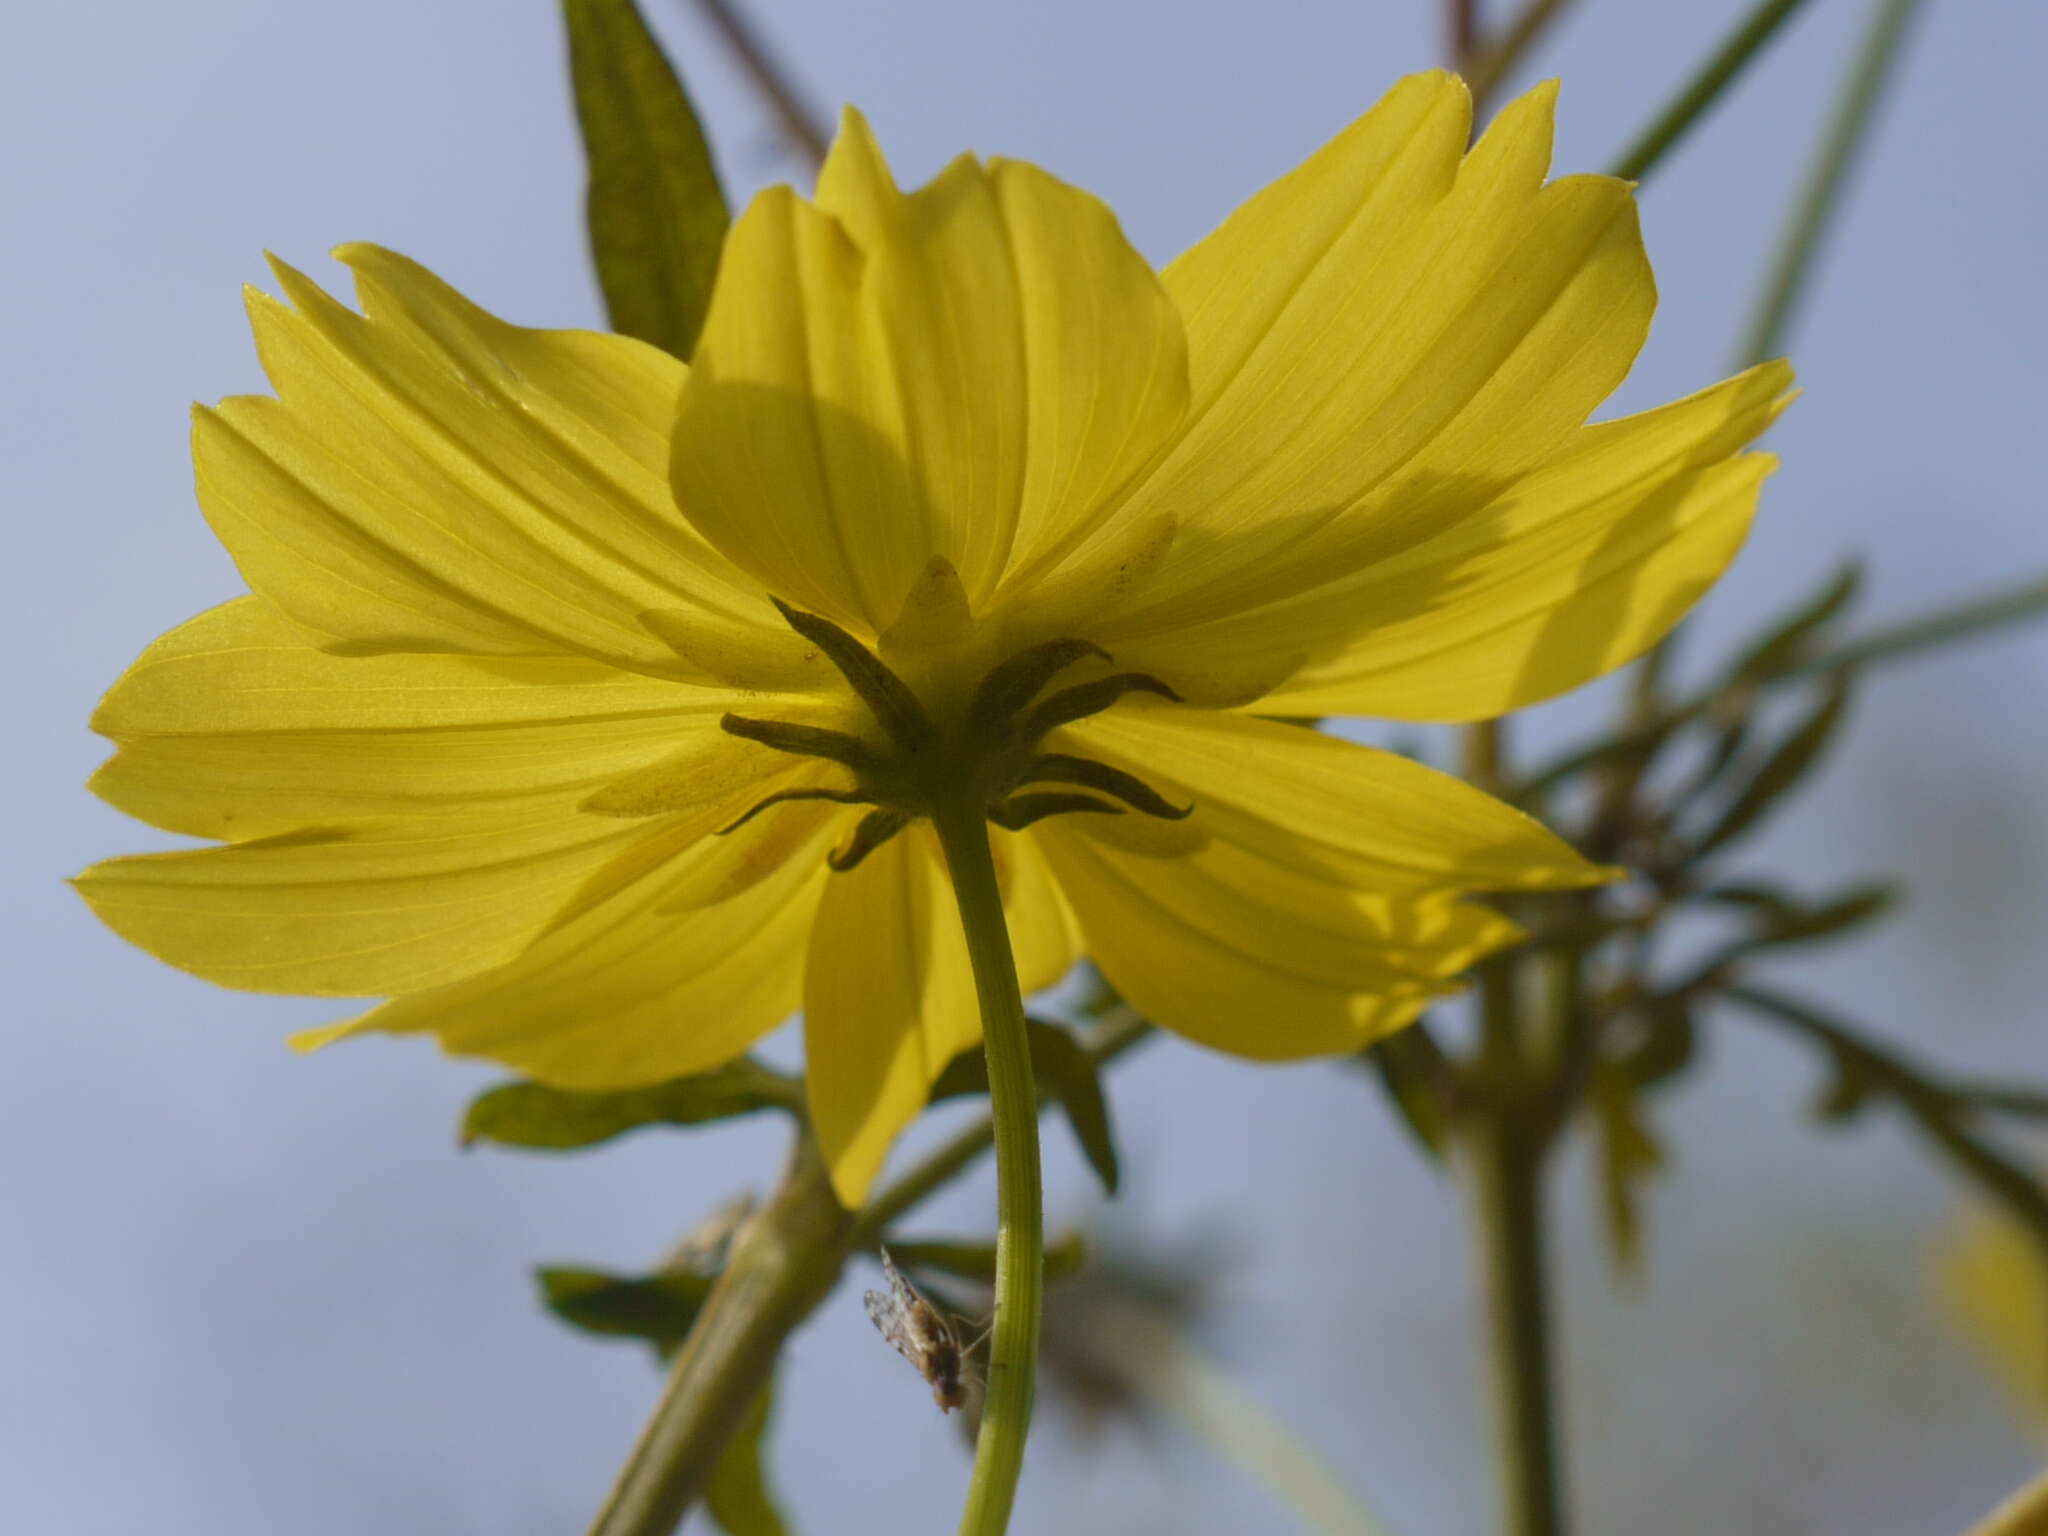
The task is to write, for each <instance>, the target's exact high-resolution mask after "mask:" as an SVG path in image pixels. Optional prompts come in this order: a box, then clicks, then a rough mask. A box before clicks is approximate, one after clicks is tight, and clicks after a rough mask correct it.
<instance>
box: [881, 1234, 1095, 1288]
mask: <svg viewBox="0 0 2048 1536" xmlns="http://www.w3.org/2000/svg"><path fill="white" fill-rule="evenodd" d="M889 1257H890V1258H892V1259H894V1260H895V1261H896V1264H897V1266H898V1267H899V1268H901V1269H935V1270H937V1271H939V1272H940V1273H941V1274H946V1275H957V1276H959V1277H960V1278H961V1279H962V1280H973V1281H976V1282H978V1283H979V1284H982V1285H993V1284H995V1279H996V1245H995V1244H994V1243H963V1242H953V1241H945V1240H913V1241H909V1242H905V1241H900V1240H898V1239H896V1238H893V1237H892V1238H890V1239H889ZM1087 1262H1088V1245H1087V1244H1086V1243H1084V1242H1083V1241H1082V1240H1081V1234H1080V1233H1078V1232H1069V1233H1067V1234H1066V1235H1065V1236H1064V1237H1061V1238H1059V1239H1057V1240H1056V1241H1054V1242H1051V1243H1048V1244H1047V1245H1046V1249H1045V1278H1046V1283H1047V1284H1051V1283H1053V1282H1055V1281H1059V1280H1064V1279H1066V1278H1067V1277H1068V1276H1070V1275H1073V1274H1075V1273H1077V1272H1078V1271H1079V1270H1080V1268H1081V1266H1082V1265H1083V1264H1085V1263H1087Z"/></svg>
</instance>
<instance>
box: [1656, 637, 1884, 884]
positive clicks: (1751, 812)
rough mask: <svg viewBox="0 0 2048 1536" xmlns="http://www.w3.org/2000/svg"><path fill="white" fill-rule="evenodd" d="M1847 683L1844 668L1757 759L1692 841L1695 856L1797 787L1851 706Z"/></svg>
mask: <svg viewBox="0 0 2048 1536" xmlns="http://www.w3.org/2000/svg"><path fill="white" fill-rule="evenodd" d="M1849 687H1850V679H1849V676H1848V675H1847V674H1846V673H1844V674H1840V675H1838V676H1836V677H1835V678H1834V679H1832V680H1831V682H1830V684H1829V686H1828V688H1827V691H1826V692H1825V693H1824V694H1823V695H1822V697H1821V700H1820V703H1819V704H1818V705H1816V706H1815V708H1814V709H1813V710H1812V712H1811V713H1809V714H1808V715H1807V717H1806V718H1805V719H1804V720H1803V721H1801V722H1800V724H1799V725H1798V727H1797V728H1796V729H1794V730H1793V731H1792V733H1791V734H1790V735H1788V736H1786V737H1785V738H1784V740H1782V741H1781V742H1780V743H1779V744H1778V746H1777V748H1776V749H1775V750H1774V751H1772V752H1771V753H1770V754H1769V756H1767V757H1766V758H1765V759H1764V760H1763V762H1762V763H1761V764H1759V765H1758V767H1757V769H1756V771H1755V772H1754V773H1753V774H1751V775H1750V778H1749V782H1748V783H1746V784H1744V785H1743V786H1742V789H1741V791H1740V792H1739V793H1738V794H1737V795H1736V796H1735V799H1734V800H1733V801H1732V802H1731V803H1730V804H1729V806H1728V808H1727V809H1726V810H1725V811H1723V812H1722V813H1721V816H1720V819H1719V820H1718V821H1716V822H1715V823H1714V825H1713V826H1712V827H1711V828H1709V829H1708V831H1707V832H1706V834H1705V835H1704V836H1703V837H1701V838H1700V839H1699V840H1698V841H1697V842H1696V843H1694V845H1693V857H1694V858H1702V857H1704V856H1705V855H1707V854H1709V853H1712V852H1714V851H1715V850H1716V849H1719V848H1722V847H1725V846H1726V845H1727V844H1729V843H1732V842H1733V841H1735V839H1736V838H1738V837H1740V836H1742V834H1743V833H1745V832H1747V831H1748V830H1749V829H1750V828H1751V827H1752V826H1754V825H1755V824H1756V823H1757V821H1758V820H1759V819H1760V818H1761V817H1762V816H1763V815H1764V813H1765V812H1766V811H1768V810H1770V809H1771V807H1772V806H1774V805H1776V804H1777V802H1778V801H1779V800H1780V799H1782V798H1783V797H1784V796H1785V795H1786V794H1788V793H1790V792H1791V791H1792V790H1793V789H1795V788H1797V787H1798V785H1799V783H1800V781H1801V780H1803V779H1804V778H1805V777H1806V776H1807V774H1808V773H1810V772H1811V771H1812V770H1813V768H1814V766H1815V765H1816V764H1817V763H1818V762H1819V761H1820V756H1821V753H1822V752H1823V751H1824V750H1825V749H1826V747H1827V745H1828V743H1829V741H1831V740H1832V739H1833V737H1834V734H1835V730H1836V728H1837V727H1838V726H1840V725H1841V723H1842V721H1843V719H1844V717H1845V715H1846V713H1847V710H1848V706H1849Z"/></svg>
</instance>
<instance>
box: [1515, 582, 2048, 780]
mask: <svg viewBox="0 0 2048 1536" xmlns="http://www.w3.org/2000/svg"><path fill="white" fill-rule="evenodd" d="M2044 615H2048V578H2036V579H2035V580H2033V581H2030V582H2027V583H2025V584H2024V585H2021V586H2018V587H2013V588H2010V589H2008V590H2006V591H2003V592H1996V593H1993V594H1991V595H1990V596H1988V597H1979V598H1972V599H1970V600H1968V601H1966V602H1961V603H1957V604H1956V605H1955V606H1953V607H1950V608H1938V609H1936V610H1935V611H1934V612H1932V613H1929V614H1926V615H1924V616H1922V617H1920V618H1916V619H1906V620H1903V621H1902V622H1900V623H1897V624H1890V625H1885V626H1882V627H1880V628H1878V629H1874V630H1872V631H1871V632H1870V633H1869V634H1867V635H1864V636H1863V637H1862V638H1861V639H1857V640H1851V641H1849V642H1847V643H1846V644H1844V645H1841V646H1837V647H1835V648H1834V649H1832V650H1828V651H1824V652H1822V653H1821V654H1820V655H1818V656H1816V657H1814V658H1813V659H1812V660H1810V661H1804V662H1800V663H1799V664H1798V665H1796V666H1793V667H1789V668H1787V669H1786V670H1785V671H1783V672H1780V673H1776V674H1775V675H1773V676H1772V677H1770V678H1766V679H1760V680H1757V681H1752V682H1746V683H1740V684H1737V685H1735V686H1741V687H1750V688H1754V687H1755V686H1757V682H1758V681H1760V682H1764V683H1775V682H1783V681H1789V680H1792V679H1796V678H1814V677H1826V676H1828V675H1830V674H1832V673H1836V672H1840V671H1842V670H1844V669H1845V668H1849V667H1860V666H1863V665H1865V664H1866V663H1870V662H1892V661H1898V660H1902V659H1903V658H1905V657H1907V656H1910V655H1913V654H1915V653H1917V652H1919V651H1924V650H1927V649H1928V648H1930V647H1932V646H1937V645H1945V644H1948V643H1949V642H1951V641H1955V640H1963V639H1968V638H1971V637H1973V636H1976V635H1980V634H1988V633H1989V632H1991V631H1992V630H1996V629H2003V628H2005V627H2007V626H2008V625H2012V624H2017V623H2019V622H2020V621H2021V620H2023V619H2033V618H2039V617H2042V616H2044ZM1729 687H1730V685H1729V684H1726V683H1715V684H1713V685H1711V686H1709V687H1707V688H1703V689H1701V690H1700V691H1699V692H1698V693H1696V694H1694V695H1693V696H1692V697H1690V698H1688V699H1686V700H1684V701H1682V702H1680V703H1678V704H1674V705H1672V706H1671V707H1670V708H1668V709H1665V710H1663V711H1661V712H1660V713H1658V714H1656V715H1655V716H1653V717H1652V718H1651V719H1649V720H1647V721H1645V722H1644V723H1643V724H1641V725H1639V726H1636V727H1634V728H1633V729H1630V730H1628V731H1624V732H1623V733H1621V734H1620V735H1617V736H1611V737H1609V738H1607V739H1606V740H1605V741H1598V742H1594V743H1592V744H1591V745H1589V746H1584V747H1578V748H1575V749H1574V750H1572V751H1571V752H1569V753H1566V754H1565V755H1563V756H1561V757H1558V758H1555V759H1553V760H1552V761H1551V762H1549V763H1546V764H1545V765H1544V766H1543V767H1542V768H1540V769H1538V770H1537V771H1536V772H1534V773H1532V774H1530V775H1529V776H1528V777H1527V778H1525V779H1522V780H1521V781H1519V782H1518V783H1517V785H1516V786H1515V789H1514V793H1513V795H1512V796H1511V797H1510V798H1512V799H1514V800H1515V801H1516V802H1518V803H1527V801H1528V800H1529V799H1530V797H1532V796H1535V795H1539V794H1541V793H1543V792H1544V791H1545V790H1547V789H1549V788H1551V787H1552V786H1554V785H1555V784H1557V783H1558V781H1559V780H1561V779H1565V778H1568V777H1570V776H1571V775H1572V774H1575V773H1579V772H1582V771H1583V770H1585V769H1587V768H1592V767H1596V766H1598V765H1599V764H1601V763H1604V762H1611V761H1614V760H1616V759H1620V758H1625V757H1629V756H1632V755H1635V754H1639V753H1642V752H1646V751H1648V750H1650V749H1651V748H1652V747H1654V746H1656V744H1657V743H1658V742H1660V741H1662V740H1663V739H1664V737H1665V736H1667V735H1669V734H1670V733H1671V732H1672V731H1674V730H1677V729H1678V728H1679V727H1680V726H1682V725H1685V724H1687V723H1688V722H1690V721H1692V720H1694V719H1697V718H1699V717H1701V716H1704V715H1709V714H1711V713H1712V712H1713V710H1714V708H1715V706H1716V705H1717V704H1718V703H1719V702H1720V701H1721V699H1722V698H1723V697H1724V696H1725V695H1726V694H1727V693H1728V691H1729Z"/></svg>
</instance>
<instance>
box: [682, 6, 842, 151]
mask: <svg viewBox="0 0 2048 1536" xmlns="http://www.w3.org/2000/svg"><path fill="white" fill-rule="evenodd" d="M697 9H699V10H700V11H702V12H703V13H704V15H705V18H706V19H707V20H708V21H709V22H710V23H711V24H712V25H713V26H714V27H716V28H717V29H718V32H719V35H720V36H721V37H723V38H724V39H725V41H726V46H727V47H729V48H731V49H732V51H733V52H734V54H736V55H737V56H738V57H739V61H740V64H741V66H742V67H743V68H744V69H745V70H746V72H747V74H748V76H749V77H750V78H751V79H752V80H753V82H754V88H755V89H756V90H758V91H759V92H760V93H761V95H762V96H763V97H764V98H766V100H767V102H768V105H769V106H771V107H773V108H774V109H775V115H776V116H777V117H778V118H780V119H781V120H782V128H783V131H784V132H785V133H787V134H788V135H789V136H790V138H791V139H792V140H794V141H795V143H796V145H797V147H798V148H799V149H801V150H802V151H803V152H804V154H805V155H807V156H809V158H810V161H811V163H812V164H813V165H822V164H824V163H825V150H826V146H827V144H828V143H829V142H830V135H828V134H827V133H826V131H825V125H824V120H823V119H822V118H821V117H820V116H819V114H818V111H817V109H816V108H815V107H813V106H812V104H811V101H810V98H809V97H808V96H806V95H805V94H804V92H803V91H802V90H801V89H799V88H798V86H797V83H796V78H795V76H793V75H792V74H791V73H790V71H789V69H788V67H787V66H785V65H784V64H783V62H782V60H781V59H779V58H777V57H776V55H775V50H774V49H772V48H770V47H769V46H768V43H767V40H766V39H765V38H763V37H762V36H761V34H760V32H759V30H758V29H756V27H755V25H754V23H753V20H752V18H750V17H749V16H747V15H746V13H745V12H744V11H743V10H742V9H741V8H740V4H739V0H697Z"/></svg>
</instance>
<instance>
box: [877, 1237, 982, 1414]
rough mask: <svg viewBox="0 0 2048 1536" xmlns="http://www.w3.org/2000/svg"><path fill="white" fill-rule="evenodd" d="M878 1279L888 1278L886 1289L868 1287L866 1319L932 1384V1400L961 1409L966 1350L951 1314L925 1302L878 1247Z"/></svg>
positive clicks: (965, 1386)
mask: <svg viewBox="0 0 2048 1536" xmlns="http://www.w3.org/2000/svg"><path fill="white" fill-rule="evenodd" d="M881 1255H882V1278H883V1279H884V1280H886V1281H888V1283H889V1290H888V1294H887V1295H884V1294H883V1293H882V1292H880V1291H869V1292H868V1293H867V1296H866V1301H867V1308H868V1318H869V1320H870V1321H871V1322H873V1323H874V1325H875V1327H876V1328H877V1329H879V1330H880V1331H881V1335H882V1337H883V1338H885V1339H887V1340H888V1341H889V1343H890V1344H891V1345H892V1346H893V1347H894V1348H895V1350H896V1353H897V1354H899V1355H901V1356H902V1357H903V1358H904V1359H906V1360H908V1361H909V1362H910V1363H911V1364H912V1365H914V1366H916V1367H917V1374H918V1375H920V1376H922V1377H923V1378H924V1379H925V1381H926V1382H927V1383H928V1384H929V1385H930V1386H931V1389H932V1401H933V1402H935V1403H937V1404H938V1405H939V1407H940V1409H941V1410H942V1411H944V1412H946V1413H951V1412H952V1411H953V1410H954V1409H955V1408H964V1407H965V1406H966V1405H967V1399H968V1390H967V1389H968V1385H969V1383H968V1381H967V1378H966V1373H965V1361H966V1355H967V1351H966V1350H965V1349H964V1348H962V1347H961V1343H960V1333H959V1330H958V1329H957V1328H955V1327H954V1325H953V1322H952V1319H950V1318H948V1317H946V1316H945V1315H944V1314H943V1313H941V1312H940V1311H939V1309H938V1308H937V1307H935V1306H933V1305H932V1304H931V1303H930V1302H928V1301H926V1300H925V1299H924V1297H923V1296H922V1295H920V1294H919V1293H918V1289H917V1287H916V1286H914V1285H912V1284H911V1283H910V1282H909V1281H908V1280H906V1279H904V1278H903V1271H902V1270H900V1269H898V1268H897V1267H896V1261H895V1260H894V1259H892V1258H890V1257H889V1250H888V1249H886V1248H884V1249H882V1250H881Z"/></svg>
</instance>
